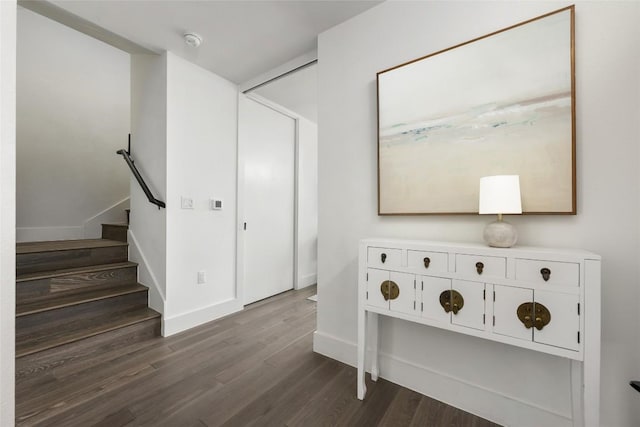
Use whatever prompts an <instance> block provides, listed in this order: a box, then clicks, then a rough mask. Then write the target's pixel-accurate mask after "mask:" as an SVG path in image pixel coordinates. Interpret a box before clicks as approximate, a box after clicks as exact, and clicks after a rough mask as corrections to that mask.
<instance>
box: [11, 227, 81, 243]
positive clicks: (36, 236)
mask: <svg viewBox="0 0 640 427" xmlns="http://www.w3.org/2000/svg"><path fill="white" fill-rule="evenodd" d="M83 238H84V234H83V228H82V227H72V226H69V227H17V228H16V242H38V241H43V240H76V239H83Z"/></svg>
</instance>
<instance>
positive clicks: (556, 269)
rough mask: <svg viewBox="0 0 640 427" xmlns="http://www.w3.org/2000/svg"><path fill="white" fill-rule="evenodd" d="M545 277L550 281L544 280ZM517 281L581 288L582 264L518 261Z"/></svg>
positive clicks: (530, 260)
mask: <svg viewBox="0 0 640 427" xmlns="http://www.w3.org/2000/svg"><path fill="white" fill-rule="evenodd" d="M544 269H546V270H544ZM543 273H545V274H544V275H543ZM546 273H548V275H547V274H546ZM545 276H546V277H547V279H548V280H545V279H544V277H545ZM516 280H525V281H527V282H533V283H539V284H545V283H546V284H547V285H562V286H579V285H580V264H577V263H571V262H557V261H538V260H532V259H516Z"/></svg>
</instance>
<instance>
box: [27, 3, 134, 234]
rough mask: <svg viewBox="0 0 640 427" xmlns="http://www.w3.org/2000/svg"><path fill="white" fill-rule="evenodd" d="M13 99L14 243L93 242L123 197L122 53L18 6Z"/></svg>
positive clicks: (118, 217) (125, 84)
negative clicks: (96, 223) (98, 220)
mask: <svg viewBox="0 0 640 427" xmlns="http://www.w3.org/2000/svg"><path fill="white" fill-rule="evenodd" d="M17 95H18V99H17V117H18V122H17V140H18V143H17V150H18V151H17V194H16V204H17V205H16V212H17V227H18V230H17V236H18V240H20V241H24V240H45V239H64V238H82V237H98V235H99V229H98V230H95V229H94V228H90V229H88V230H91V234H92V235H91V236H84V228H83V226H84V222H85V221H86V220H88V219H89V218H91V217H93V216H95V215H96V214H98V213H100V212H102V211H104V210H105V209H107V208H109V207H110V206H112V205H114V204H116V203H117V202H118V201H121V200H122V199H124V198H126V197H128V195H129V172H128V171H127V169H126V165H125V164H124V162H123V160H122V158H121V157H119V156H117V155H116V154H115V152H116V150H118V149H120V148H126V146H127V134H128V133H129V55H128V54H127V53H125V52H123V51H121V50H118V49H116V48H114V47H112V46H109V45H107V44H105V43H102V42H100V41H98V40H96V39H94V38H92V37H89V36H87V35H85V34H82V33H80V32H78V31H75V30H73V29H70V28H68V27H65V26H64V25H61V24H59V23H57V22H55V21H52V20H50V19H48V18H45V17H43V16H41V15H38V14H36V13H34V12H31V11H30V10H27V9H23V8H19V9H18V77H17ZM106 220H107V221H110V222H111V221H124V220H125V214H124V212H122V211H118V212H115V211H114V214H113V215H110V216H109V217H108V218H106ZM97 231H98V232H97Z"/></svg>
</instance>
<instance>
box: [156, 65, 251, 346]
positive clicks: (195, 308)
mask: <svg viewBox="0 0 640 427" xmlns="http://www.w3.org/2000/svg"><path fill="white" fill-rule="evenodd" d="M237 102H238V101H237V87H236V86H235V85H234V84H232V83H230V82H229V81H227V80H224V79H222V78H221V77H218V76H217V75H215V74H213V73H211V72H209V71H207V70H205V69H203V68H200V67H198V66H196V65H194V64H192V63H190V62H188V61H186V60H184V59H182V58H180V57H178V56H176V55H173V54H171V53H169V54H168V55H167V200H166V202H167V304H166V310H165V334H167V335H168V334H171V333H175V332H178V331H180V330H183V329H186V328H188V327H192V326H195V325H197V324H199V323H203V322H206V321H209V320H212V319H214V318H216V317H220V316H222V315H225V314H228V313H229V312H231V311H236V310H239V309H241V308H242V303H241V302H240V301H238V300H237V299H236V298H235V245H236V241H235V238H236V150H237V141H236V139H237ZM182 196H185V197H189V198H192V199H193V202H194V209H192V210H189V209H181V208H180V206H181V197H182ZM212 198H216V199H222V200H223V202H224V204H223V209H222V210H210V209H209V199H212ZM198 271H205V273H206V280H207V283H205V284H197V272H198Z"/></svg>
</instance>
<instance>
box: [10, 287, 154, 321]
mask: <svg viewBox="0 0 640 427" xmlns="http://www.w3.org/2000/svg"><path fill="white" fill-rule="evenodd" d="M148 289H149V288H147V287H146V286H143V285H140V284H132V285H118V286H111V287H105V288H98V289H91V290H85V291H83V292H74V293H65V294H63V295H58V296H50V295H47V296H45V297H41V298H37V299H33V300H29V301H24V302H20V301H18V303H17V304H16V317H21V316H27V315H29V314H34V313H41V312H43V311H49V310H56V309H58V308H63V307H70V306H72V305H78V304H82V303H85V302H91V301H98V300H101V299H107V298H113V297H117V296H120V295H127V294H132V293H135V292H145V291H147V290H148Z"/></svg>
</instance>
